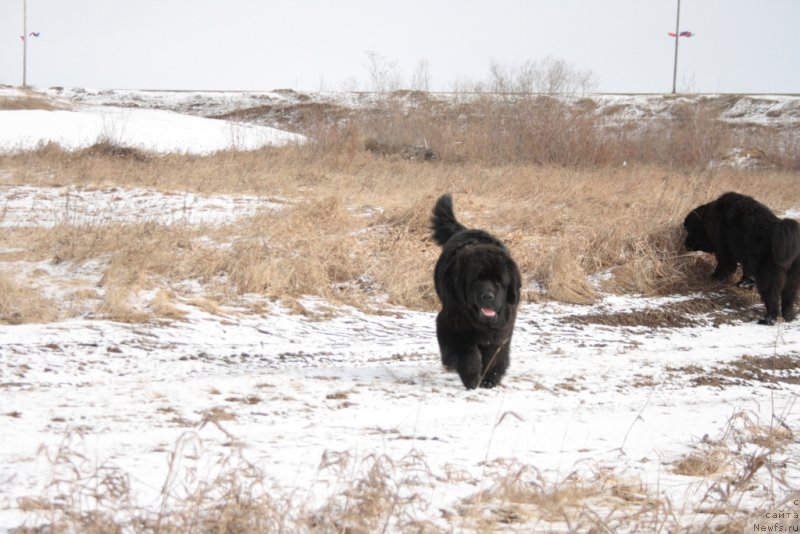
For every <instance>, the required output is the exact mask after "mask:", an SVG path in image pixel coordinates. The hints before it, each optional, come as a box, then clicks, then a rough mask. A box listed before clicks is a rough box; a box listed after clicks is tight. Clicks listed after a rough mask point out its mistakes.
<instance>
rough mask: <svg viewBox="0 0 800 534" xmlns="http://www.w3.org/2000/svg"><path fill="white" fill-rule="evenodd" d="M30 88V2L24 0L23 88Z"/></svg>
mask: <svg viewBox="0 0 800 534" xmlns="http://www.w3.org/2000/svg"><path fill="white" fill-rule="evenodd" d="M27 87H28V0H22V88H23V89H26V88H27Z"/></svg>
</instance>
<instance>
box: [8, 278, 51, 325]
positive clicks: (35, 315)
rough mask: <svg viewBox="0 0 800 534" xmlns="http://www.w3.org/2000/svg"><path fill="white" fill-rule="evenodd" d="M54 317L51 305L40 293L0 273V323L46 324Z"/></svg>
mask: <svg viewBox="0 0 800 534" xmlns="http://www.w3.org/2000/svg"><path fill="white" fill-rule="evenodd" d="M56 317H57V314H56V313H55V312H54V306H53V303H52V302H51V301H50V300H49V299H48V298H46V297H45V296H44V295H43V294H42V293H41V291H39V290H37V289H35V288H33V287H31V286H30V285H27V284H20V283H19V282H18V281H17V280H16V277H14V276H13V275H11V274H8V273H3V272H0V323H5V324H22V323H31V322H47V321H50V320H53V319H55V318H56Z"/></svg>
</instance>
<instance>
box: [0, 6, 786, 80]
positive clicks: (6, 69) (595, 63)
mask: <svg viewBox="0 0 800 534" xmlns="http://www.w3.org/2000/svg"><path fill="white" fill-rule="evenodd" d="M27 4H28V32H32V31H35V32H40V36H39V37H38V38H29V41H28V84H29V85H33V86H37V87H49V86H54V85H60V86H65V87H87V88H132V89H135V88H149V89H243V90H271V89H279V88H292V89H297V90H308V91H312V90H319V89H325V90H342V89H370V88H371V84H370V81H369V80H370V78H369V70H368V65H369V60H368V55H367V53H368V52H372V53H374V54H376V55H377V56H378V57H380V58H382V64H383V65H384V66H394V72H395V73H396V74H399V75H400V76H401V77H402V78H403V79H404V80H406V81H407V82H409V83H404V84H403V85H406V86H408V85H410V80H411V78H412V74H413V72H414V71H415V69H416V68H417V66H418V65H419V62H420V61H423V60H424V61H425V62H427V64H428V72H429V74H430V78H431V83H430V87H429V88H430V89H432V90H450V89H452V88H454V87H455V86H459V87H463V86H464V85H465V84H467V82H472V81H478V80H486V79H488V77H489V64H490V62H491V61H495V62H496V63H498V64H500V65H504V66H506V67H515V66H518V65H521V64H522V63H524V62H525V61H528V60H541V59H543V58H545V57H551V58H557V59H562V60H564V61H566V62H568V63H569V64H570V65H572V66H573V67H575V68H576V69H580V70H590V71H591V72H592V73H594V75H595V78H596V79H597V81H598V85H597V89H598V90H599V91H605V92H669V91H671V89H672V66H673V52H674V41H673V39H672V38H670V37H668V36H667V32H669V31H674V29H675V14H676V5H677V0H452V1H444V0H402V1H381V0H280V1H278V0H27ZM22 6H23V0H0V83H4V84H10V85H20V84H21V82H22V41H21V40H20V38H19V35H20V34H21V33H22V19H23V17H22V11H23V10H22ZM681 30H688V31H692V32H694V34H695V36H694V37H691V38H682V39H681V41H680V51H679V53H680V55H679V64H678V81H677V85H678V90H679V91H696V92H766V93H786V92H791V93H800V0H681Z"/></svg>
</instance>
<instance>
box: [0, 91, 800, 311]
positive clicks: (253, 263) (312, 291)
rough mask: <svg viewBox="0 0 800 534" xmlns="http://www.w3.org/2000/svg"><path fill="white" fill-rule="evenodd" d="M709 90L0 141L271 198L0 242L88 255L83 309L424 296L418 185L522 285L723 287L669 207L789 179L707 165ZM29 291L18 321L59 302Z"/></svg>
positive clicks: (64, 256)
mask: <svg viewBox="0 0 800 534" xmlns="http://www.w3.org/2000/svg"><path fill="white" fill-rule="evenodd" d="M712 108H713V106H711V107H710V106H709V105H697V106H695V107H692V106H684V107H676V108H674V116H673V117H672V118H671V119H662V120H658V121H656V120H653V121H650V122H648V123H646V124H643V125H641V127H638V128H633V129H631V128H622V129H619V130H616V129H614V128H609V127H608V126H604V125H603V123H602V117H597V116H595V115H594V114H593V113H592V111H593V110H594V106H593V105H592V103H591V102H590V101H588V100H586V99H585V100H584V101H581V102H579V103H577V104H573V105H567V104H565V103H564V102H563V101H560V100H557V99H555V98H552V97H542V96H539V97H534V96H519V95H512V96H507V97H502V98H501V97H497V96H490V95H473V96H469V97H467V96H464V97H463V98H458V97H456V98H454V99H453V101H452V102H451V103H449V104H443V103H442V102H441V101H438V100H436V99H433V98H430V97H428V96H427V95H426V94H425V93H397V94H396V95H392V96H389V97H386V98H384V99H382V100H381V101H380V102H379V104H378V105H376V106H374V107H372V108H369V109H367V110H365V111H363V112H360V113H357V112H354V111H353V110H350V111H348V112H347V113H344V112H343V110H341V109H337V110H335V113H334V111H331V110H329V109H327V108H324V107H323V108H320V109H316V108H315V111H314V112H313V113H312V112H309V113H306V114H303V117H304V119H303V120H302V121H300V123H299V124H300V125H301V126H302V129H304V132H305V133H306V134H307V135H309V136H310V142H309V143H308V144H307V145H304V146H288V147H282V148H267V149H262V150H258V151H253V152H241V151H235V150H233V151H227V152H220V153H217V154H214V155H212V156H189V155H165V156H157V155H154V154H148V153H145V152H142V151H140V150H135V149H128V148H124V147H118V146H115V145H114V144H113V143H109V142H105V143H98V144H97V145H95V146H92V147H89V148H87V149H83V150H79V151H75V152H67V151H64V150H62V149H61V148H59V147H58V146H55V145H47V146H44V147H42V148H40V149H39V150H36V151H31V152H25V153H19V154H14V155H5V156H0V170H2V172H3V180H4V182H5V183H10V184H25V185H35V186H40V187H47V186H54V187H55V186H64V185H69V184H73V185H78V186H81V187H88V188H91V187H121V188H124V187H146V188H152V189H157V190H161V191H164V192H166V193H171V192H178V193H180V192H186V191H190V192H195V193H200V194H208V195H213V194H223V193H224V194H234V195H237V194H248V195H257V196H259V197H262V198H267V199H275V200H277V201H279V202H282V203H283V204H284V205H285V208H284V209H282V210H274V211H264V212H261V213H259V214H257V215H255V216H252V217H247V218H242V219H239V220H236V221H235V222H231V223H230V224H227V225H224V226H222V227H213V228H212V227H204V228H201V227H195V228H187V227H186V226H181V225H159V224H151V223H146V222H142V223H138V224H127V225H120V224H114V225H103V224H78V225H76V224H62V225H59V226H57V227H55V228H50V229H43V228H40V229H35V230H23V229H9V230H8V231H6V232H4V233H3V234H2V235H0V245H3V246H6V247H8V248H12V249H22V250H23V252H21V253H16V254H15V260H17V261H19V260H36V261H42V260H45V261H71V262H74V263H75V264H76V265H79V264H80V263H81V262H86V261H89V260H96V261H100V262H102V263H103V264H104V265H105V267H104V272H103V274H102V282H101V284H100V287H99V288H87V293H86V294H87V295H89V296H90V298H91V299H92V300H98V298H99V300H100V301H101V302H100V304H99V305H98V306H99V307H98V309H97V310H96V311H97V312H98V313H99V314H100V315H102V316H105V317H109V318H113V319H116V320H123V321H141V320H147V319H149V318H153V317H157V316H165V317H171V318H178V317H180V316H181V315H182V313H181V311H180V306H179V304H180V302H181V301H187V300H192V299H198V298H200V299H204V302H206V303H207V304H208V308H209V309H213V308H215V307H217V306H219V305H222V304H230V303H235V302H236V301H237V299H238V298H239V297H240V296H241V295H243V294H246V293H257V294H261V295H264V296H266V297H268V298H272V299H281V300H284V301H285V302H287V303H290V304H292V305H293V306H295V304H293V303H295V302H296V301H297V299H299V298H301V297H303V296H305V295H316V296H322V297H325V298H327V299H330V300H333V301H340V302H349V303H353V304H356V305H359V306H370V305H371V304H373V303H374V302H375V301H376V300H379V298H380V297H384V296H385V297H388V302H389V303H391V304H398V305H403V306H408V307H412V308H421V309H432V308H434V307H435V304H436V303H435V297H434V293H433V287H432V276H431V270H432V266H433V263H434V262H435V259H436V256H437V254H438V248H437V247H436V246H435V245H434V244H433V243H432V242H431V240H430V238H429V230H428V219H429V213H430V209H431V207H432V206H433V203H434V201H435V199H436V198H437V197H438V196H439V195H440V194H442V193H443V192H446V191H450V192H452V193H453V195H454V198H455V208H456V214H457V216H458V217H459V219H461V220H462V222H464V223H465V224H466V225H468V226H473V227H480V228H484V229H486V230H489V231H491V232H493V233H494V234H496V235H497V236H498V237H500V238H501V239H503V240H504V241H505V242H506V243H507V244H508V246H509V248H510V249H511V251H512V253H513V255H514V257H515V258H516V260H517V262H518V263H519V265H520V268H521V270H522V272H523V275H524V277H525V287H526V296H527V298H528V299H539V298H548V299H555V300H559V301H564V302H572V303H589V302H592V301H594V300H595V299H596V298H597V296H598V294H599V293H600V292H613V293H641V294H645V295H661V294H672V293H682V292H687V291H692V290H697V289H709V288H711V287H725V286H720V285H715V286H714V285H710V284H709V283H708V282H707V277H708V271H709V270H710V268H711V267H710V265H709V263H708V261H707V259H705V258H703V257H699V256H697V255H690V254H686V253H685V252H684V251H682V250H681V242H682V238H683V235H682V228H681V226H680V223H681V221H682V219H683V217H684V216H685V214H686V213H687V212H688V211H689V210H691V209H692V208H693V207H694V206H696V205H698V204H700V203H702V202H706V201H708V200H709V199H710V198H713V197H714V196H716V195H718V194H720V193H722V192H724V191H727V190H736V191H740V192H742V193H745V194H752V195H754V196H756V197H757V198H758V199H759V200H761V201H762V202H764V203H766V204H767V205H769V206H771V207H772V208H773V209H775V210H776V211H780V210H782V209H785V208H789V207H796V205H795V204H793V201H792V199H796V198H800V182H798V180H797V174H796V172H795V171H792V170H787V171H780V170H776V169H775V168H772V169H771V170H760V171H736V170H731V169H725V168H717V169H715V170H707V165H708V163H709V161H710V160H711V159H713V158H715V157H718V156H719V154H720V153H724V152H725V151H726V150H727V149H728V148H729V147H730V146H732V145H731V143H732V142H733V136H732V134H731V132H730V131H729V130H728V128H727V127H722V126H721V125H720V124H719V123H718V122H717V120H716V119H715V117H716V115H715V112H718V111H719V110H715V109H712ZM244 111H245V112H246V113H244V114H245V116H247V117H250V116H251V115H253V114H255V115H254V117H255V116H257V115H258V114H259V113H260V111H259V110H244ZM262 111H263V110H262ZM629 130H630V131H629ZM754 132H755V133H753V136H754V140H755V141H758V142H759V143H761V144H763V145H764V146H767V145H769V144H770V143H771V145H770V146H772V147H773V148H772V150H773V152H775V153H777V152H780V151H783V152H784V153H786V154H788V153H791V152H792V147H791V146H788V145H786V144H785V143H786V141H785V136H779V135H778V134H777V133H775V132H772V134H771V133H770V132H771V131H770V130H767V129H759V130H754ZM773 134H774V135H773ZM742 135H744V134H742V133H741V132H739V133H737V136H739V137H741V136H742ZM366 139H377V140H378V141H379V142H380V143H384V144H387V145H392V146H402V145H405V144H412V145H426V146H430V147H431V148H433V149H434V151H435V152H436V154H437V156H438V159H437V160H436V161H433V162H415V161H405V160H403V159H402V158H401V157H400V156H399V155H396V154H395V155H389V156H382V155H374V154H372V153H369V152H367V151H366V150H365V149H364V141H365V140H366ZM778 140H783V141H782V142H783V143H784V144H783V145H781V144H780V143H781V141H778ZM742 141H744V140H743V139H737V142H742ZM787 157H788V156H787ZM772 159H775V157H773V158H772ZM787 161H788V160H787ZM623 162H627V164H626V165H622V163H623ZM786 167H787V168H788V169H792V168H793V167H792V165H791V164H790V165H788V166H786ZM1 215H2V212H0V216H1ZM67 220H68V219H67ZM9 265H11V264H10V263H9ZM1 266H2V264H0V267H1ZM9 269H13V267H10V268H7V269H6V270H9ZM187 279H191V280H198V281H200V282H201V284H202V285H203V287H204V289H205V291H206V294H204V295H195V294H192V295H187V294H185V293H182V292H181V291H180V290H178V289H177V288H176V287H175V286H176V284H178V283H180V282H182V281H184V280H187ZM23 285H24V284H23ZM95 290H96V291H95ZM540 290H543V291H540ZM159 291H161V293H159ZM143 292H150V293H151V294H156V295H158V294H160V295H168V296H169V299H168V300H169V303H168V304H165V302H166V301H165V298H164V297H163V296H162V297H161V301H160V302H156V303H154V302H152V299H150V300H148V301H147V302H144V303H142V302H140V301H141V296H142V294H143ZM77 294H79V292H76V295H77ZM24 298H25V297H22V296H21V293H17V297H14V295H13V294H11V295H10V296H8V297H6V301H7V302H10V301H11V300H12V299H13V300H14V301H19V300H21V299H24ZM137 302H138V304H137ZM9 306H10V307H15V306H16V307H20V306H21V304H20V302H17V303H16V304H13V303H12V304H10V303H7V304H6V308H8V307H9ZM42 307H43V309H42V313H40V314H39V313H36V312H34V311H29V312H27V313H26V314H24V315H25V317H26V318H25V319H23V320H26V321H28V320H44V318H45V317H52V316H57V315H59V313H60V314H61V315H64V314H65V313H69V312H68V311H67V312H64V310H63V309H62V310H61V311H60V312H58V313H50V314H45V313H44V308H46V307H48V306H47V305H42Z"/></svg>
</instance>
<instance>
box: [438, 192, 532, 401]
mask: <svg viewBox="0 0 800 534" xmlns="http://www.w3.org/2000/svg"><path fill="white" fill-rule="evenodd" d="M431 230H432V232H433V239H434V241H436V242H437V243H438V244H439V245H441V247H442V253H441V255H440V256H439V259H438V261H437V262H436V269H435V271H434V284H435V286H436V294H437V295H438V296H439V300H440V301H441V303H442V310H441V311H440V312H439V315H438V316H437V317H436V337H437V338H438V340H439V351H440V352H441V355H442V363H443V364H444V366H445V367H446V368H447V369H448V370H455V371H458V374H459V376H460V377H461V382H463V384H464V387H466V388H467V389H474V388H476V387H478V386H481V387H484V388H491V387H494V386H496V385H497V384H499V383H500V380H501V379H502V378H503V374H504V373H505V372H506V369H507V368H508V363H509V345H510V343H511V333H512V330H513V329H514V321H515V320H516V318H517V305H518V303H519V299H520V286H521V283H522V282H521V277H520V273H519V269H518V268H517V264H516V263H514V260H513V259H512V258H511V254H510V253H509V251H508V249H507V248H506V247H505V245H503V243H502V242H501V241H500V240H499V239H497V238H496V237H494V236H492V235H491V234H489V233H487V232H484V231H483V230H469V229H467V228H465V227H464V226H463V225H462V224H461V223H459V222H458V221H457V220H456V217H455V215H454V214H453V199H452V197H451V196H450V195H449V194H446V195H442V196H441V197H440V198H439V200H438V201H437V202H436V205H435V206H434V208H433V217H431Z"/></svg>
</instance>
